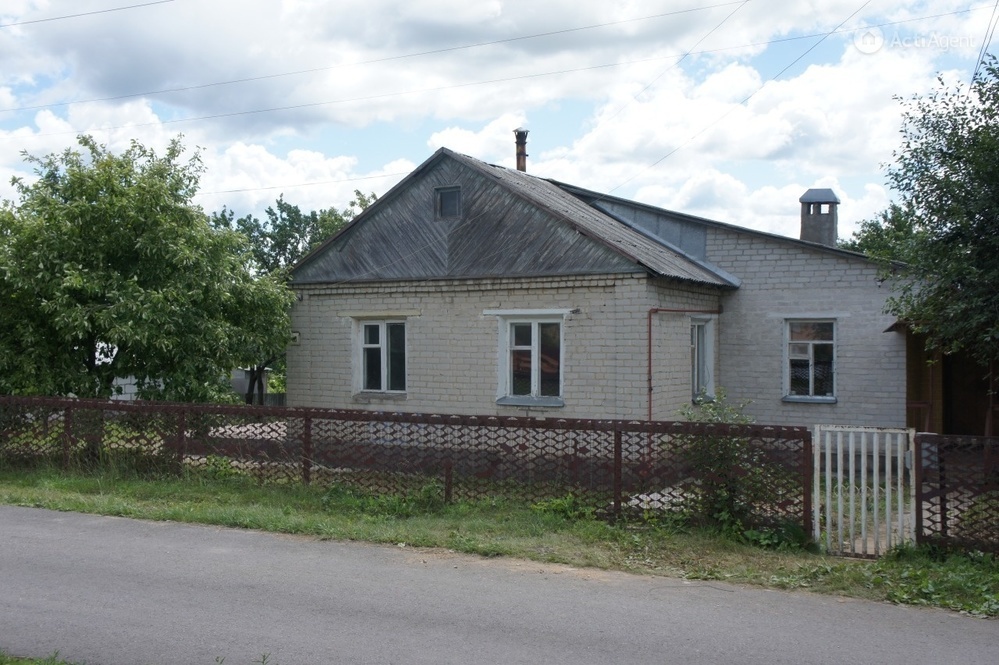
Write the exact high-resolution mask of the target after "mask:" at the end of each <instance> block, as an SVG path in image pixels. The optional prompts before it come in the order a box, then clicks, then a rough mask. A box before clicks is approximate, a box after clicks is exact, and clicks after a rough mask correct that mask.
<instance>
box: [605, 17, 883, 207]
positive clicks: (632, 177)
mask: <svg viewBox="0 0 999 665" xmlns="http://www.w3.org/2000/svg"><path fill="white" fill-rule="evenodd" d="M871 1H872V0H867V1H866V2H865V3H864V4H862V5H861V6H860V7H858V8H857V9H856V10H854V12H853V13H852V14H850V15H849V16H847V17H846V18H845V19H843V21H841V22H840V24H839V25H837V26H836V27H835V28H834V29H832V30H830V31H829V32H827V33H825V34H824V35H822V37H821V38H820V39H819V40H818V41H817V42H815V43H814V44H812V45H811V46H809V47H808V48H807V49H806V50H805V51H804V53H802V54H801V55H799V56H798V57H797V58H795V59H794V60H792V61H791V62H790V63H788V65H787V66H786V67H784V68H783V69H781V70H780V71H779V72H777V73H776V74H774V75H773V76H771V77H770V78H769V79H768V80H767V81H766V82H765V83H763V85H761V86H760V87H759V88H757V89H756V90H754V91H753V92H751V93H749V94H748V95H746V97H745V98H743V100H742V101H740V102H739V103H738V104H737V105H735V106H732V107H731V108H729V110H728V111H726V112H725V113H723V114H721V115H720V116H718V117H717V118H715V119H714V121H712V122H710V123H708V124H707V125H705V126H704V127H703V128H701V130H700V131H698V132H696V133H694V134H692V135H690V136H689V137H687V139H686V140H685V141H683V142H682V143H680V144H679V145H677V146H676V147H675V148H673V149H672V150H670V151H669V152H667V153H666V154H665V155H663V156H662V157H660V158H659V159H657V160H656V161H654V162H652V163H651V164H650V165H648V166H646V167H645V168H644V169H642V170H641V171H639V172H638V173H636V174H635V175H633V176H631V177H630V178H628V179H627V180H625V181H624V182H622V183H621V184H620V185H618V186H617V187H614V188H613V189H611V190H609V191H608V193H610V192H614V191H617V190H618V189H620V188H621V187H624V186H625V185H626V184H628V183H629V182H631V181H632V180H634V179H635V178H637V177H638V176H640V175H641V174H643V173H645V172H646V171H649V170H651V169H653V168H655V167H656V166H659V164H661V163H663V162H664V161H666V160H667V159H668V158H669V157H672V156H673V155H674V154H676V153H677V152H678V151H679V150H680V149H681V148H684V147H686V146H687V145H689V144H690V143H691V142H692V141H693V140H694V139H696V138H697V137H699V136H701V135H702V134H704V133H705V132H707V131H708V130H709V129H711V128H712V127H714V126H715V125H717V124H718V123H720V122H721V121H722V120H724V119H725V118H727V117H728V116H729V115H731V114H732V113H734V112H735V110H736V109H737V108H741V107H742V106H743V105H744V104H745V103H747V102H748V101H749V100H750V99H752V98H753V97H755V96H756V94H757V93H758V92H760V91H761V90H763V88H764V87H766V85H767V83H770V82H771V81H776V80H777V79H778V78H779V77H780V76H781V75H783V74H784V72H786V71H787V70H789V69H791V67H793V66H795V65H796V64H798V63H799V62H800V61H801V60H802V59H803V58H804V57H805V56H806V55H808V54H809V53H811V52H812V51H814V50H815V49H816V48H818V46H819V44H821V43H822V42H824V41H825V40H826V39H827V38H828V37H829V36H830V35H832V34H835V33H836V32H838V31H839V30H840V29H841V28H842V27H843V26H844V25H846V23H847V22H848V21H849V20H850V19H852V18H853V17H854V16H856V15H857V14H859V13H860V12H861V11H862V10H863V9H864V8H865V7H867V5H869V4H871Z"/></svg>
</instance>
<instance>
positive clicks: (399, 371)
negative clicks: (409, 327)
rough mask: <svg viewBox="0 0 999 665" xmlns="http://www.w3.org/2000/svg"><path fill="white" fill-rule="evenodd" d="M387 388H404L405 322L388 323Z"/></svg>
mask: <svg viewBox="0 0 999 665" xmlns="http://www.w3.org/2000/svg"><path fill="white" fill-rule="evenodd" d="M386 328H388V344H389V349H388V356H389V358H388V360H389V361H388V389H389V390H400V391H401V390H405V389H406V324H404V323H389V324H388V325H387V326H386Z"/></svg>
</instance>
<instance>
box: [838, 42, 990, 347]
mask: <svg viewBox="0 0 999 665" xmlns="http://www.w3.org/2000/svg"><path fill="white" fill-rule="evenodd" d="M903 108H904V113H903V126H902V143H901V146H900V147H899V148H898V149H897V150H896V151H895V153H894V154H893V157H894V162H893V163H892V164H891V165H889V166H888V168H887V176H888V181H889V184H890V185H891V186H892V188H893V189H894V190H895V191H896V192H897V193H898V195H899V197H900V201H899V203H898V204H896V205H894V206H893V207H891V208H890V209H889V210H888V211H886V212H885V213H883V215H882V217H881V218H880V219H879V220H875V221H873V222H870V223H867V224H865V226H863V227H862V228H861V233H860V234H858V237H857V238H856V239H857V241H858V243H860V245H859V246H860V248H862V249H864V250H865V251H869V252H870V253H872V254H873V255H875V256H877V257H879V258H883V259H894V260H902V261H905V262H906V263H905V265H904V266H893V267H891V270H890V276H891V278H892V280H893V286H894V294H893V296H892V297H891V298H890V299H889V301H888V305H887V310H888V312H889V313H891V314H894V315H896V316H898V317H899V318H901V319H902V320H904V321H905V322H906V323H908V324H909V325H910V326H911V327H912V329H913V330H914V331H915V332H917V333H922V334H925V335H926V339H927V344H928V346H929V348H931V349H939V350H941V351H944V352H946V353H953V352H956V351H964V352H966V353H968V354H969V355H970V356H971V357H972V358H974V359H975V360H977V361H978V362H979V363H981V364H982V365H987V364H989V363H990V362H993V361H995V360H997V359H999V158H997V155H999V68H997V62H996V60H995V58H992V59H991V60H990V61H989V62H987V63H986V64H985V66H984V67H983V68H982V71H981V74H980V75H979V76H978V77H976V79H975V80H974V81H973V82H972V84H971V85H970V87H967V86H947V85H946V84H944V82H943V81H942V80H941V82H940V85H939V87H938V89H937V90H935V91H934V92H932V93H930V94H928V95H926V96H917V97H914V98H912V99H910V100H907V101H905V102H903Z"/></svg>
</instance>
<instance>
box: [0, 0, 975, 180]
mask: <svg viewBox="0 0 999 665" xmlns="http://www.w3.org/2000/svg"><path fill="white" fill-rule="evenodd" d="M970 11H973V10H971V9H965V10H958V11H954V12H947V13H944V14H936V15H932V16H923V17H919V18H916V19H906V20H905V21H893V22H889V23H881V24H878V25H874V26H869V27H885V26H890V25H898V24H900V23H911V22H915V21H923V20H928V19H931V18H938V17H941V16H951V15H955V14H962V13H967V12H970ZM847 20H849V19H847ZM843 24H845V21H844V23H841V24H840V25H841V26H842V25H843ZM847 31H848V30H844V29H840V28H837V29H836V30H833V31H830V32H825V33H817V34H813V35H806V36H798V37H784V38H781V39H774V40H769V41H766V42H757V43H754V44H747V45H742V46H730V47H721V48H716V49H705V50H702V51H697V52H694V54H706V53H719V52H722V51H727V50H734V49H741V48H745V47H746V46H761V45H769V44H775V43H784V42H791V41H800V40H803V39H814V38H816V37H818V38H819V41H818V42H816V45H818V44H819V43H821V42H822V41H824V40H825V39H826V38H828V37H829V36H831V35H833V34H838V33H840V32H847ZM812 48H814V46H813V47H812ZM810 51H811V49H808V50H807V51H805V53H804V54H802V56H801V57H804V55H807V54H808V53H809V52H810ZM673 57H677V56H676V55H670V56H664V57H657V58H645V59H640V60H629V61H623V62H614V63H607V64H600V65H592V66H589V67H578V68H572V69H562V70H556V71H550V72H541V73H535V74H523V75H520V76H512V77H505V78H498V79H490V80H486V81H471V82H466V83H455V84H451V85H444V86H436V87H432V88H418V89H412V90H404V91H395V92H386V93H380V94H375V95H367V96H362V97H351V98H345V99H336V100H327V101H322V102H307V103H303V104H292V105H286V106H275V107H269V108H263V109H250V110H246V111H230V112H226V113H216V114H212V115H203V116H192V117H189V118H174V119H171V120H159V121H156V122H147V123H134V124H129V125H116V126H113V127H102V128H99V129H100V131H113V130H118V129H130V128H139V127H156V126H161V125H173V124H180V123H188V122H198V121H202V120H219V119H222V118H232V117H240V116H249V115H258V114H263V113H276V112H280V111H296V110H302V109H307V108H316V107H321V106H332V105H337V104H348V103H353V102H366V101H373V100H376V99H388V98H391V97H400V96H405V95H414V94H421V93H428V92H442V91H445V90H455V89H460V88H469V87H475V86H482V85H492V84H496V83H509V82H512V81H522V80H528V79H532V78H543V77H548V76H559V75H563V74H572V73H578V72H584V71H595V70H598V69H611V68H617V67H624V66H627V65H633V64H640V63H644V62H656V61H660V60H664V59H668V58H673ZM799 59H800V58H799ZM793 64H794V63H792V65H793ZM789 67H790V65H789ZM781 73H783V72H781ZM778 75H779V74H778ZM753 94H754V95H755V94H756V93H753ZM750 97H752V95H750ZM750 97H747V98H746V99H744V100H743V102H745V101H748V99H749V98H750ZM719 120H720V119H719ZM706 130H707V128H706V129H705V131H706ZM81 131H84V130H68V131H64V132H48V133H44V134H36V136H37V137H43V136H44V137H48V136H75V135H77V134H79V133H80V132H81ZM702 133H703V132H702ZM691 138H696V137H691ZM15 139H18V140H19V139H20V137H16V136H13V135H10V136H7V137H4V138H0V142H7V141H12V140H15ZM653 166H654V165H653ZM622 184H626V183H622Z"/></svg>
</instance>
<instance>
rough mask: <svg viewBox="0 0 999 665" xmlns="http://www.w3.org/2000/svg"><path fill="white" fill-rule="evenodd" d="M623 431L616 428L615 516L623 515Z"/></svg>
mask: <svg viewBox="0 0 999 665" xmlns="http://www.w3.org/2000/svg"><path fill="white" fill-rule="evenodd" d="M621 439H622V435H621V430H620V429H618V428H617V427H615V428H614V515H615V516H620V515H621V494H622V491H621V490H622V488H621V484H622V481H621V477H622V474H623V470H622V468H621V467H622V466H623V462H622V459H621V458H622V454H621V447H622V445H621Z"/></svg>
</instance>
